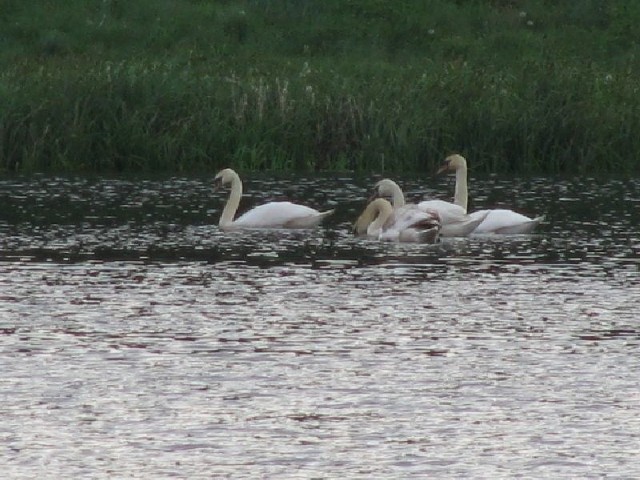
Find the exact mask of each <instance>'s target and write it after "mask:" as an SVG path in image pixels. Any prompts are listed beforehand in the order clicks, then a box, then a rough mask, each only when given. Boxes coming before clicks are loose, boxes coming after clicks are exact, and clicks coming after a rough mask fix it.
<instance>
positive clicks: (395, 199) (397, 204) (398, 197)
mask: <svg viewBox="0 0 640 480" xmlns="http://www.w3.org/2000/svg"><path fill="white" fill-rule="evenodd" d="M391 202H392V203H393V208H401V207H404V205H405V203H404V193H403V192H402V189H401V188H400V186H399V185H397V184H396V185H395V186H394V187H393V195H392V196H391ZM382 208H384V207H382Z"/></svg>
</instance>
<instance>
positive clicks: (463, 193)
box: [453, 165, 469, 210]
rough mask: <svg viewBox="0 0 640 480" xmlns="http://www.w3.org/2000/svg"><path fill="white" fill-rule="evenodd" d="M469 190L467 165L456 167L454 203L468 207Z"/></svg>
mask: <svg viewBox="0 0 640 480" xmlns="http://www.w3.org/2000/svg"><path fill="white" fill-rule="evenodd" d="M468 201H469V191H468V189H467V166H466V165H462V166H460V167H459V168H457V169H456V190H455V194H454V197H453V203H455V204H456V205H459V206H461V207H462V208H464V209H465V210H466V209H467V203H468Z"/></svg>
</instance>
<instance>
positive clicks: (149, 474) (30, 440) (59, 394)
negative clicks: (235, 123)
mask: <svg viewBox="0 0 640 480" xmlns="http://www.w3.org/2000/svg"><path fill="white" fill-rule="evenodd" d="M398 180H399V181H400V183H401V184H402V185H403V186H404V187H405V190H406V192H407V196H408V197H409V198H410V199H417V198H419V197H422V196H423V195H436V194H438V195H436V196H439V197H440V198H443V195H442V194H443V193H446V192H452V191H453V187H452V185H451V183H450V181H449V180H448V179H438V180H433V179H426V180H420V181H418V180H416V179H404V180H403V179H402V178H400V179H398ZM374 181H375V179H374V178H352V177H350V176H346V175H344V176H340V175H337V176H324V177H319V178H296V177H293V176H291V177H284V178H277V179H276V178H272V177H261V178H257V179H256V178H254V179H252V180H251V181H247V182H246V183H245V192H246V194H245V197H244V198H243V203H244V205H245V207H248V206H249V205H253V204H255V203H258V202H261V201H266V200H272V199H283V198H288V199H292V200H295V201H299V202H302V203H305V204H308V205H310V206H314V207H316V208H325V207H331V208H336V209H337V212H336V215H335V216H334V217H333V218H331V219H330V220H329V221H328V222H327V223H326V225H325V227H323V228H320V229H317V230H314V231H307V232H249V233H247V232H234V233H223V232H220V231H219V230H218V228H217V226H215V223H216V222H217V219H218V216H219V214H220V211H221V207H222V205H223V202H224V199H225V192H217V193H214V192H212V189H211V178H210V177H209V178H171V179H136V180H122V179H88V178H54V177H32V178H10V179H3V180H0V205H1V206H2V208H1V209H0V362H1V363H0V365H1V366H2V371H3V374H2V379H1V380H0V385H1V386H2V388H1V389H0V412H1V414H2V422H0V439H1V440H2V445H1V446H0V449H1V450H0V452H1V453H0V459H1V463H2V465H3V476H5V478H12V479H27V478H28V479H32V478H40V479H43V478H51V479H60V478H141V479H150V478H189V479H198V478H202V479H205V478H206V479H209V478H278V479H280V478H362V479H370V478H389V479H398V478H605V477H606V478H639V477H640V461H639V460H638V459H639V458H640V362H639V361H638V358H640V357H639V355H640V351H639V347H640V318H639V317H640V315H638V305H639V304H640V280H639V279H640V277H639V261H638V255H639V253H640V238H639V237H640V235H639V231H638V230H639V229H638V225H639V223H640V180H638V179H636V180H628V179H605V180H602V179H594V178H580V179H558V178H533V179H520V180H518V181H515V182H513V181H508V180H505V179H500V178H495V177H490V178H480V179H478V178H476V179H472V182H473V183H472V185H471V195H472V203H473V206H474V207H475V208H482V207H492V206H509V207H512V208H515V209H517V210H519V211H521V212H523V213H527V214H530V215H534V214H545V215H546V221H545V223H544V224H543V225H542V226H541V227H540V229H539V231H538V232H537V234H535V235H531V236H515V237H502V238H499V237H482V238H466V239H449V240H447V241H443V242H441V243H439V244H437V245H401V244H393V243H378V242H375V241H367V240H361V239H355V238H353V237H352V236H351V234H350V226H351V222H352V221H353V219H354V218H355V217H356V216H357V214H358V213H359V211H360V210H361V209H362V208H363V206H364V200H365V199H366V197H367V196H368V191H369V188H370V186H371V185H372V183H373V182H374ZM444 198H446V196H444ZM241 208H242V207H241Z"/></svg>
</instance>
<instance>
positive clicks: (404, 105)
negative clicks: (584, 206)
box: [0, 0, 640, 173]
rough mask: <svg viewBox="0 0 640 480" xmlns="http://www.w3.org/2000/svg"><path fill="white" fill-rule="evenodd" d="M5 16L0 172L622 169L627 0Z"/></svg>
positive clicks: (253, 6) (636, 117)
mask: <svg viewBox="0 0 640 480" xmlns="http://www.w3.org/2000/svg"><path fill="white" fill-rule="evenodd" d="M5 3H6V6H7V8H6V9H4V10H3V12H2V13H0V28H3V27H4V30H3V31H5V32H8V33H6V34H5V36H4V37H3V38H2V39H1V40H0V42H4V43H5V45H4V46H5V48H4V49H2V53H0V62H2V66H3V67H4V68H3V69H2V70H0V171H6V172H9V171H24V172H28V171H42V170H49V171H52V170H55V171H175V172H180V171H193V170H207V171H209V170H215V169H217V168H220V167H221V166H224V165H233V166H235V167H237V168H240V169H275V170H336V169H350V170H361V171H369V170H377V171H380V170H409V171H410V170H424V169H433V168H434V167H435V165H436V164H437V163H439V162H440V161H441V159H442V158H443V156H444V155H445V154H447V153H449V152H452V151H459V152H462V153H463V154H465V155H466V156H467V157H468V158H469V160H470V162H472V165H473V166H474V168H475V169H476V171H485V172H510V171H518V172H563V171H567V170H571V171H578V172H590V173H593V172H612V171H624V172H628V173H637V172H639V171H640V163H639V162H638V158H639V154H640V135H638V133H639V132H640V130H639V127H640V111H639V110H640V100H639V99H638V93H639V92H638V90H639V88H640V87H639V84H638V82H637V79H636V76H635V72H637V71H638V70H637V68H638V67H639V66H640V64H639V63H640V62H639V59H638V58H637V57H636V54H635V50H634V47H635V46H637V43H634V42H636V40H634V39H633V32H634V31H635V30H634V27H633V25H634V23H633V21H632V20H633V19H634V18H635V19H636V20H638V19H640V7H636V6H635V5H636V3H635V2H633V1H631V0H629V1H626V2H625V1H622V0H621V1H619V2H615V3H616V5H615V6H611V5H610V4H609V3H607V2H601V1H597V0H578V1H576V2H567V3H566V4H564V3H562V2H561V4H560V5H549V4H546V3H545V5H546V6H545V8H543V6H542V5H541V2H533V1H530V2H527V1H517V0H512V1H508V2H507V1H498V0H494V1H489V0H487V1H480V0H477V1H471V2H451V1H444V0H432V1H427V2H418V1H398V2H386V1H382V0H380V1H375V0H370V1H364V0H350V1H347V2H338V1H337V0H336V1H329V0H328V1H326V2H312V1H310V0H306V1H305V0H302V1H301V0H251V1H244V2H234V1H227V2H209V1H204V0H202V1H198V0H191V1H188V2H187V1H184V2H177V1H169V0H165V1H162V2H158V1H151V0H148V1H144V0H140V1H139V2H124V1H121V0H100V1H98V0H94V1H88V2H84V1H83V2H81V1H80V0H74V1H70V2H68V4H65V5H66V6H64V7H62V6H59V5H57V4H56V3H55V2H53V3H48V2H47V3H44V2H36V1H31V2H30V1H18V0H5ZM36 5H37V6H38V7H39V9H36V11H37V14H32V13H33V11H34V8H35V6H36ZM40 7H41V8H40ZM30 13H31V15H29V14H30Z"/></svg>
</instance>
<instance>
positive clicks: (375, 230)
mask: <svg viewBox="0 0 640 480" xmlns="http://www.w3.org/2000/svg"><path fill="white" fill-rule="evenodd" d="M380 200H382V199H380ZM403 201H404V199H403ZM370 206H371V208H372V209H373V212H374V215H376V217H375V219H374V220H373V222H371V224H370V225H369V228H368V229H367V233H368V234H369V235H379V234H380V233H382V230H383V228H384V225H385V224H386V223H387V220H389V217H390V216H391V214H392V213H393V208H392V207H391V204H389V202H387V201H381V202H378V201H376V202H372V203H371V204H370Z"/></svg>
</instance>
